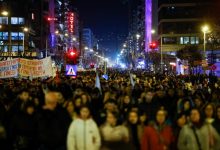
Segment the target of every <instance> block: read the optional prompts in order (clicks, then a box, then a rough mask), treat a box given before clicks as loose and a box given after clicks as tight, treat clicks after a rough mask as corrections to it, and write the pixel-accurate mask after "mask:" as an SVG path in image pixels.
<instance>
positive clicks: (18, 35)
mask: <svg viewBox="0 0 220 150" xmlns="http://www.w3.org/2000/svg"><path fill="white" fill-rule="evenodd" d="M23 37H24V33H23V32H11V40H23Z"/></svg>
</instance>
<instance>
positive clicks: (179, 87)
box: [0, 70, 220, 150]
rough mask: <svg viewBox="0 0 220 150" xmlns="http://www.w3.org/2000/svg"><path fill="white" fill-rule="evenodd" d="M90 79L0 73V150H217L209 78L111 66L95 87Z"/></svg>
mask: <svg viewBox="0 0 220 150" xmlns="http://www.w3.org/2000/svg"><path fill="white" fill-rule="evenodd" d="M131 77H132V79H133V80H134V81H131V80H132V79H131ZM95 80H96V73H95V72H81V73H79V74H78V76H77V78H70V77H65V76H64V75H59V76H57V77H55V78H52V77H51V78H47V79H40V78H36V79H14V78H13V79H12V78H11V79H0V149H2V150H122V149H124V150H220V82H219V81H218V79H217V78H215V77H209V76H206V75H188V76H172V75H156V74H154V75H150V74H148V73H145V72H141V71H137V72H133V73H132V75H131V74H129V73H128V72H127V71H115V70H111V71H108V80H106V79H104V78H102V77H100V83H101V89H100V88H97V87H96V86H95V85H96V84H95V83H96V81H95ZM133 83H134V84H133Z"/></svg>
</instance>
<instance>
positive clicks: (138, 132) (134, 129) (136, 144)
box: [125, 111, 144, 150]
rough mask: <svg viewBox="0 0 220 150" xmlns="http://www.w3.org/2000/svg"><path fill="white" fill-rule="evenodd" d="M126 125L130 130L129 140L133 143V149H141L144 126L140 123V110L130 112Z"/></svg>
mask: <svg viewBox="0 0 220 150" xmlns="http://www.w3.org/2000/svg"><path fill="white" fill-rule="evenodd" d="M125 125H126V127H127V128H128V131H129V138H130V139H129V142H130V144H131V148H132V149H133V150H140V143H141V138H142V135H143V130H144V129H143V128H144V126H142V125H141V124H140V121H139V116H138V112H136V111H130V112H128V120H127V122H126V124H125Z"/></svg>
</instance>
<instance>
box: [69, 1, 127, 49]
mask: <svg viewBox="0 0 220 150" xmlns="http://www.w3.org/2000/svg"><path fill="white" fill-rule="evenodd" d="M121 1H123V0H74V2H73V3H74V5H75V7H76V8H77V9H78V11H79V14H80V18H81V20H83V22H84V26H85V27H89V28H91V29H92V31H93V32H94V34H95V35H96V37H97V38H98V39H103V41H102V43H101V44H102V45H103V46H104V47H105V48H109V49H110V50H116V49H117V47H118V46H120V44H121V42H123V40H124V39H125V37H126V35H127V33H128V7H127V5H126V4H123V3H122V2H121ZM117 39H119V40H117ZM120 39H123V40H120Z"/></svg>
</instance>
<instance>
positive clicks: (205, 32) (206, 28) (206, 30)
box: [202, 25, 209, 60]
mask: <svg viewBox="0 0 220 150" xmlns="http://www.w3.org/2000/svg"><path fill="white" fill-rule="evenodd" d="M202 32H203V35H204V36H203V39H204V42H203V53H204V60H205V59H206V34H207V33H208V32H209V27H208V26H207V25H205V26H203V27H202Z"/></svg>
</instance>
